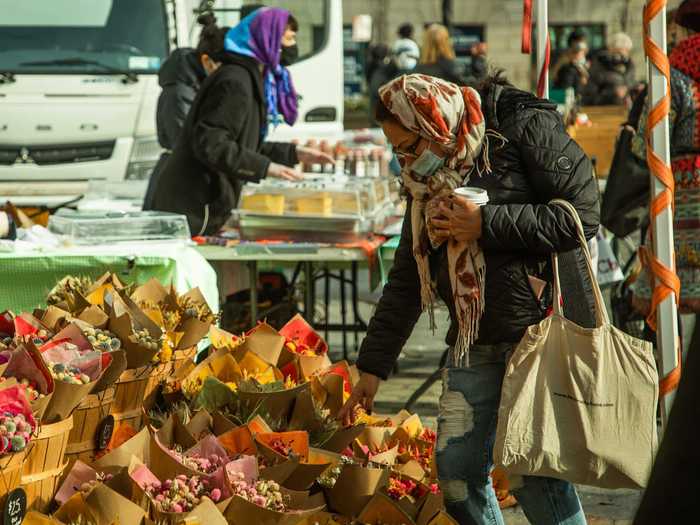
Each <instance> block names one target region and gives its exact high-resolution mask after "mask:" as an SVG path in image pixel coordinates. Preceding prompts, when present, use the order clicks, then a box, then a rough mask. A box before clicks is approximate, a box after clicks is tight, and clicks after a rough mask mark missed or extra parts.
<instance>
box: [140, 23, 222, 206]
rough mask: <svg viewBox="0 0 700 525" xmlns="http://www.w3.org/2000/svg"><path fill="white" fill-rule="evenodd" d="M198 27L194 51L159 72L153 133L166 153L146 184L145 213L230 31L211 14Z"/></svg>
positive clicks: (176, 55) (180, 53) (178, 54)
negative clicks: (221, 25) (200, 30)
mask: <svg viewBox="0 0 700 525" xmlns="http://www.w3.org/2000/svg"><path fill="white" fill-rule="evenodd" d="M197 23H198V24H200V25H201V26H202V32H201V33H200V34H199V43H198V44H197V48H196V49H192V48H189V47H180V48H177V49H176V50H175V51H173V52H172V53H171V54H170V56H169V57H168V59H167V60H166V61H165V62H163V65H162V66H161V68H160V71H158V84H159V85H160V87H161V93H160V96H159V97H158V105H157V107H156V130H157V133H158V143H159V144H160V146H161V148H163V149H164V150H165V151H164V152H163V153H162V154H161V156H160V159H159V160H158V163H157V164H156V166H155V167H154V168H153V172H152V173H151V178H150V180H149V181H148V189H147V190H146V196H145V198H144V202H143V209H144V210H149V209H152V207H153V196H154V192H155V187H156V185H157V183H158V179H159V177H160V173H161V172H162V171H163V168H164V167H165V163H166V162H167V160H168V158H169V157H170V154H171V153H172V150H173V148H174V147H175V144H176V143H177V139H178V137H179V136H180V132H181V131H182V127H183V126H184V124H185V119H186V118H187V113H188V112H189V110H190V106H192V102H193V101H194V98H195V96H197V91H199V87H200V85H201V84H202V82H204V79H205V78H207V74H208V73H209V72H211V71H213V70H214V69H215V66H214V62H213V61H212V59H211V58H210V55H212V54H214V53H216V52H218V51H221V50H223V48H224V36H225V35H226V32H227V31H228V30H229V28H228V27H217V25H216V17H215V16H214V15H212V14H211V13H204V14H202V15H200V16H199V17H198V18H197Z"/></svg>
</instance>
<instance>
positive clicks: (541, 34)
mask: <svg viewBox="0 0 700 525" xmlns="http://www.w3.org/2000/svg"><path fill="white" fill-rule="evenodd" d="M548 33H549V16H548V12H547V0H537V78H538V79H539V78H540V75H541V74H542V71H543V69H545V62H546V61H547V59H546V56H547V36H548ZM538 95H539V96H541V97H542V98H549V71H544V93H542V94H538Z"/></svg>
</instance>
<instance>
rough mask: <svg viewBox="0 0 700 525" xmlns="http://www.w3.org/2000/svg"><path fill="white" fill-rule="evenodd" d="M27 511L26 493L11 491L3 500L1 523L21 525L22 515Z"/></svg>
mask: <svg viewBox="0 0 700 525" xmlns="http://www.w3.org/2000/svg"><path fill="white" fill-rule="evenodd" d="M26 511H27V493H26V492H24V489H21V488H18V489H15V490H13V491H12V492H10V493H9V494H8V495H7V498H5V508H4V509H3V513H2V515H3V521H2V522H3V523H4V524H5V525H22V521H23V520H24V513H25V512H26Z"/></svg>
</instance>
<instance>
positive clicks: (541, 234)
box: [357, 85, 599, 379]
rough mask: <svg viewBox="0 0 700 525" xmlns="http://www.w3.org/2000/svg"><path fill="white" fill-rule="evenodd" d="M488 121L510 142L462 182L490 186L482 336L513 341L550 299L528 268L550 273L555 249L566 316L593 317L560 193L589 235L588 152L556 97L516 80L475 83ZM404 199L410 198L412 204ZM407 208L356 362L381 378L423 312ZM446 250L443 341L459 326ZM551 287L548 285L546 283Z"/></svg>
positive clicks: (592, 186) (592, 230) (593, 217)
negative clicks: (485, 168)
mask: <svg viewBox="0 0 700 525" xmlns="http://www.w3.org/2000/svg"><path fill="white" fill-rule="evenodd" d="M481 95H482V105H483V110H484V115H485V116H486V124H487V127H488V128H489V129H493V130H496V131H498V132H499V133H501V134H502V135H503V136H504V137H505V138H506V139H508V142H507V143H506V144H505V145H504V146H503V147H497V145H496V144H495V141H494V142H492V143H491V148H490V151H489V158H490V161H491V167H492V169H493V172H492V173H491V174H488V175H486V174H485V175H483V176H481V177H478V176H474V177H472V179H471V180H470V181H469V185H471V186H477V187H480V188H484V189H486V190H487V191H488V195H489V199H490V202H489V204H488V205H486V206H484V207H483V208H482V221H483V228H482V236H481V239H480V243H481V246H482V248H483V250H484V254H485V257H486V311H485V312H484V315H483V317H482V319H481V326H480V330H479V341H478V343H479V344H496V343H511V342H512V343H515V342H518V341H519V340H520V339H521V338H522V336H523V334H524V332H525V330H526V329H527V327H528V326H529V325H532V324H535V323H537V322H539V321H540V320H541V319H542V318H543V317H544V315H545V312H546V310H547V308H548V306H549V304H550V303H551V290H546V291H545V293H544V294H543V296H542V299H543V300H538V299H537V298H536V296H535V294H534V293H533V292H532V289H531V287H530V284H529V280H528V275H531V276H536V277H539V278H540V279H543V280H545V281H547V282H551V265H550V256H551V253H552V252H555V251H556V252H560V253H561V252H568V253H564V254H563V255H562V256H561V263H560V264H561V267H562V268H561V270H560V274H561V277H562V291H563V295H564V303H565V304H564V308H565V313H566V314H567V317H569V318H570V319H572V320H574V321H576V322H578V323H579V324H581V325H583V326H593V324H594V321H593V311H592V307H593V298H592V293H591V283H590V281H589V279H588V277H587V276H586V275H585V270H584V269H585V260H584V259H583V258H582V254H581V253H580V250H579V249H577V248H576V247H577V246H578V241H577V236H576V230H575V226H574V222H573V220H572V218H571V217H570V216H568V215H567V214H566V212H565V211H564V209H563V208H561V207H559V206H556V205H549V204H548V203H549V202H550V201H551V200H552V199H556V198H559V199H565V200H567V201H569V202H570V203H571V204H573V206H574V207H575V208H576V209H577V210H578V212H579V215H580V217H581V220H582V222H583V225H584V229H585V232H586V236H587V237H588V238H591V237H593V236H594V235H595V234H596V232H597V231H598V221H599V202H598V200H599V196H598V189H597V185H596V181H595V179H594V178H593V174H592V166H591V162H590V160H589V159H588V158H587V157H586V155H585V154H584V153H583V151H582V150H581V148H580V147H579V146H578V144H576V143H575V142H574V141H573V140H572V139H571V138H570V137H569V136H568V135H567V134H566V131H565V129H564V125H563V123H562V120H561V118H560V116H559V114H558V113H557V112H556V108H555V106H554V104H552V103H550V102H549V101H546V100H542V99H538V98H536V97H534V96H533V95H531V94H529V93H526V92H523V91H519V90H517V89H515V88H511V87H507V86H500V85H494V86H491V87H490V88H488V89H487V90H485V91H484V92H482V94H481ZM409 204H410V203H409ZM411 244H412V240H411V225H410V214H407V215H406V218H405V219H404V227H403V231H402V232H401V241H400V243H399V247H398V249H397V251H396V258H395V261H394V266H393V268H392V270H391V272H390V273H389V280H388V283H387V284H386V286H385V288H384V292H383V294H382V298H381V300H380V301H379V305H378V306H377V310H376V312H375V314H374V316H373V318H372V320H371V321H370V324H369V329H368V333H367V337H366V338H365V340H364V342H363V344H362V348H361V349H360V355H359V358H358V362H357V365H358V367H359V368H360V370H363V371H365V372H369V373H372V374H375V375H377V376H379V377H381V378H384V379H386V378H387V377H388V375H389V373H390V372H391V370H392V368H393V366H394V363H395V361H396V358H397V357H398V355H399V353H400V352H401V349H402V347H403V345H404V343H405V342H406V339H408V337H409V335H410V334H411V332H412V330H413V327H414V325H415V323H416V321H417V320H418V317H419V316H420V313H421V304H420V284H419V278H418V272H417V268H416V263H415V260H414V258H413V255H412V253H411ZM445 252H446V250H444V249H443V250H439V251H438V252H437V253H435V254H433V255H432V257H431V261H430V262H431V272H432V273H433V277H434V279H435V280H436V282H437V287H438V292H439V294H440V296H441V297H442V298H443V300H445V303H446V304H447V305H448V307H449V308H450V314H451V318H452V320H453V322H452V326H451V328H450V331H449V333H448V336H447V344H449V345H451V344H453V343H454V341H455V339H456V335H457V330H456V325H455V322H454V319H455V315H454V309H453V303H452V301H451V300H449V298H450V297H451V287H450V281H449V275H448V267H447V256H446V253H445ZM549 288H551V287H549V286H548V289H549Z"/></svg>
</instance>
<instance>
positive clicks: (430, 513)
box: [416, 492, 445, 525]
mask: <svg viewBox="0 0 700 525" xmlns="http://www.w3.org/2000/svg"><path fill="white" fill-rule="evenodd" d="M444 506H445V505H444V501H443V499H442V493H439V494H432V493H430V492H429V493H428V494H427V496H426V497H425V499H424V500H423V505H421V508H420V511H419V512H418V517H417V518H416V525H428V523H430V522H431V520H432V519H433V518H434V517H435V515H436V514H437V513H439V512H440V511H441V510H442V509H443V507H444Z"/></svg>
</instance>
